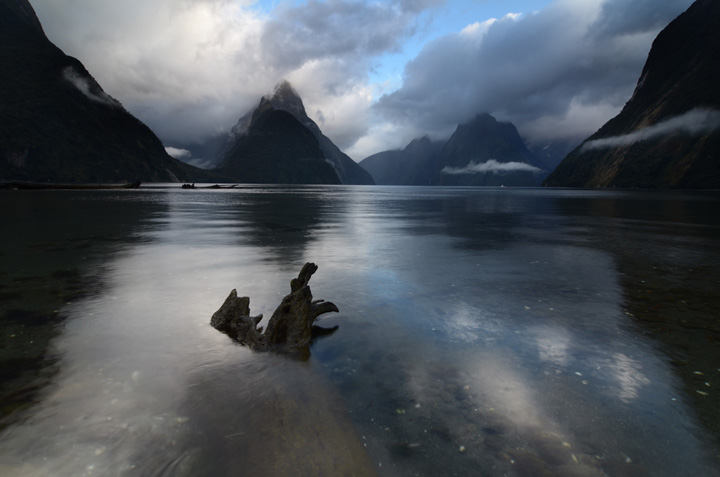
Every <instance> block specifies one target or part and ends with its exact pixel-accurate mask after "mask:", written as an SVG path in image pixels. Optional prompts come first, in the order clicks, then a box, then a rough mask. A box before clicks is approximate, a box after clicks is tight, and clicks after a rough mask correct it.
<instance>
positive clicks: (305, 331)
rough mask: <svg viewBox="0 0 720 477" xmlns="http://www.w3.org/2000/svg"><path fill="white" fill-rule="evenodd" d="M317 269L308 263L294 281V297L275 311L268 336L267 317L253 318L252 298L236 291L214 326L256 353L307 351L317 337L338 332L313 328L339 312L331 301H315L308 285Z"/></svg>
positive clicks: (229, 297) (292, 286)
mask: <svg viewBox="0 0 720 477" xmlns="http://www.w3.org/2000/svg"><path fill="white" fill-rule="evenodd" d="M317 269H318V267H317V265H315V264H314V263H306V264H305V265H304V266H303V268H302V270H300V274H299V275H298V276H297V278H293V279H292V281H291V282H290V290H291V293H290V294H289V295H286V296H285V297H284V298H283V299H282V302H281V303H280V305H279V306H278V307H277V309H275V312H274V313H273V315H272V317H271V318H270V321H269V322H268V325H267V328H266V329H265V332H264V333H263V330H262V327H259V328H258V324H259V323H260V320H262V317H263V315H258V316H250V298H248V297H246V296H242V297H238V296H237V291H236V290H233V291H231V292H230V295H229V296H228V297H227V298H226V299H225V303H223V304H222V306H221V307H220V309H219V310H218V311H216V312H215V313H214V314H213V316H212V319H211V320H210V324H211V325H212V326H213V327H215V328H216V329H218V330H220V331H223V332H225V333H227V334H228V335H229V336H230V337H232V338H234V339H236V340H238V341H239V342H241V343H242V344H244V345H246V346H248V347H249V348H251V349H254V350H256V351H267V350H270V349H280V350H283V351H288V352H293V351H296V350H302V349H307V346H308V345H309V344H310V340H311V339H312V337H313V336H315V335H318V334H325V333H328V332H332V331H334V330H336V329H337V326H335V327H333V328H330V329H324V328H320V327H318V326H314V325H313V323H314V321H315V319H316V318H317V317H318V316H320V315H322V314H323V313H328V312H331V311H334V312H338V311H339V310H338V308H337V307H336V306H335V305H334V304H333V303H331V302H329V301H325V300H315V301H313V299H312V293H311V292H310V287H309V286H308V282H309V281H310V277H311V276H312V275H313V274H314V273H315V272H316V271H317Z"/></svg>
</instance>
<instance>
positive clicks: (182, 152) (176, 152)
mask: <svg viewBox="0 0 720 477" xmlns="http://www.w3.org/2000/svg"><path fill="white" fill-rule="evenodd" d="M165 152H167V153H168V155H169V156H172V157H174V158H175V159H187V158H190V156H192V153H191V152H190V151H188V150H187V149H180V148H177V147H172V146H168V147H166V148H165Z"/></svg>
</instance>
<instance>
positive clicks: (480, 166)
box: [440, 159, 542, 175]
mask: <svg viewBox="0 0 720 477" xmlns="http://www.w3.org/2000/svg"><path fill="white" fill-rule="evenodd" d="M440 172H442V173H443V174H448V175H466V174H478V173H484V172H490V173H492V174H502V173H505V172H542V170H540V169H538V168H537V167H534V166H531V165H530V164H526V163H524V162H498V161H496V160H495V159H490V160H488V161H486V162H477V161H471V162H470V163H469V164H468V165H467V166H465V167H445V168H443V170H442V171H440Z"/></svg>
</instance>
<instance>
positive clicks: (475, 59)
mask: <svg viewBox="0 0 720 477" xmlns="http://www.w3.org/2000/svg"><path fill="white" fill-rule="evenodd" d="M641 3H642V4H643V8H639V7H638V6H637V4H636V1H635V0H606V1H603V0H587V1H584V2H577V1H570V0H558V1H555V2H554V3H552V4H551V5H549V6H548V7H546V8H544V9H543V10H541V11H539V12H537V13H525V14H522V15H519V16H518V15H507V16H505V17H503V18H499V19H490V20H486V21H485V22H481V23H472V24H470V25H469V26H468V27H466V28H465V29H463V30H462V31H459V32H457V33H453V34H449V35H445V36H442V37H440V38H438V39H436V40H434V41H433V42H431V43H429V44H427V45H426V46H425V47H424V48H423V50H422V51H421V52H420V53H419V54H418V56H417V57H416V58H415V59H413V60H412V61H411V62H409V63H408V64H407V66H406V68H405V72H404V78H403V84H402V86H401V87H400V88H399V89H398V90H396V91H394V92H392V93H390V94H386V95H385V96H383V97H382V98H380V100H379V101H378V102H377V104H376V106H375V108H376V110H377V113H378V114H379V115H381V116H383V117H385V118H387V119H388V120H390V121H393V122H395V123H398V124H406V125H408V126H409V127H414V128H416V129H422V130H426V131H428V132H430V133H432V132H435V131H438V132H439V131H443V130H447V129H448V128H450V127H452V126H453V125H455V124H458V123H460V122H464V121H466V120H468V119H469V118H471V117H472V116H473V115H475V114H477V113H478V112H489V113H490V114H493V115H494V116H496V117H498V119H501V120H506V121H511V122H513V123H514V124H515V125H516V126H517V127H518V129H519V131H520V133H521V134H522V135H523V136H524V137H525V138H526V139H528V140H530V141H539V140H546V139H555V138H565V139H582V138H583V137H587V136H588V135H590V134H591V133H593V132H595V130H597V129H598V128H599V127H600V126H601V125H602V124H603V123H604V122H606V121H607V120H608V119H610V118H611V117H612V116H613V115H615V114H617V112H619V110H620V109H621V108H622V106H623V105H624V104H625V102H626V101H627V100H628V99H629V98H630V96H631V94H632V91H633V89H634V86H635V83H636V82H637V78H638V76H639V75H640V72H641V70H642V67H643V64H644V62H645V60H646V58H647V54H648V52H649V50H650V46H651V44H652V41H653V39H654V38H655V36H656V35H657V33H658V32H659V31H660V29H662V28H663V27H664V26H665V25H666V24H667V23H669V22H670V21H671V20H672V19H673V18H674V17H675V16H677V15H678V14H679V13H681V12H682V11H683V10H684V9H685V8H687V7H688V6H689V5H690V3H691V0H664V1H653V2H650V3H652V5H650V4H649V2H647V1H643V2H641ZM650 12H651V13H650ZM578 120H579V121H580V123H581V124H582V127H577V125H578V124H579V123H578ZM547 123H554V124H555V125H559V126H568V127H567V128H564V127H553V128H549V127H544V124H547Z"/></svg>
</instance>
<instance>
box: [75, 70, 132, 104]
mask: <svg viewBox="0 0 720 477" xmlns="http://www.w3.org/2000/svg"><path fill="white" fill-rule="evenodd" d="M62 75H63V78H65V80H66V81H68V82H69V83H71V84H72V85H73V86H75V87H76V88H77V89H78V90H80V92H81V93H82V94H84V95H85V96H86V97H88V98H89V99H91V100H92V101H95V102H96V103H101V104H105V105H107V106H112V107H114V108H115V107H121V105H120V103H118V102H117V101H116V100H114V99H113V98H111V97H110V96H108V94H107V93H105V91H103V90H102V88H101V87H100V85H98V84H97V83H96V82H95V80H93V79H92V78H91V77H88V76H83V75H81V74H80V72H78V71H77V70H76V69H75V68H73V67H72V66H68V67H66V68H65V69H64V70H63V72H62Z"/></svg>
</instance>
